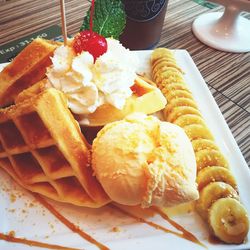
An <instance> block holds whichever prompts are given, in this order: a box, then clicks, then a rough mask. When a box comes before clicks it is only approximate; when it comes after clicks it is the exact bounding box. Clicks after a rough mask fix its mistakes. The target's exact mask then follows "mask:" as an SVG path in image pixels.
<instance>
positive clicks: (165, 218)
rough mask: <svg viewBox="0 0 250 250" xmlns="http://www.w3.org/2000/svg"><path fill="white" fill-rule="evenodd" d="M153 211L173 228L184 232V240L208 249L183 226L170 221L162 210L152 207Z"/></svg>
mask: <svg viewBox="0 0 250 250" xmlns="http://www.w3.org/2000/svg"><path fill="white" fill-rule="evenodd" d="M151 209H153V210H154V211H155V212H156V213H157V214H159V215H160V216H161V217H162V218H163V219H164V220H166V221H167V222H169V223H170V224H171V225H172V226H173V227H175V228H176V229H177V230H179V231H181V232H182V236H181V237H182V238H184V239H186V240H189V241H192V242H193V243H196V244H198V245H200V246H202V247H205V248H207V247H206V246H205V245H204V244H202V243H201V242H200V241H199V240H198V239H197V238H196V237H195V236H194V235H193V234H192V233H190V232H189V231H187V230H186V229H185V228H184V227H183V226H181V225H180V224H178V223H177V222H175V221H174V220H172V219H170V218H169V217H168V215H167V214H166V213H165V212H163V211H162V210H161V209H160V208H158V207H152V208H151Z"/></svg>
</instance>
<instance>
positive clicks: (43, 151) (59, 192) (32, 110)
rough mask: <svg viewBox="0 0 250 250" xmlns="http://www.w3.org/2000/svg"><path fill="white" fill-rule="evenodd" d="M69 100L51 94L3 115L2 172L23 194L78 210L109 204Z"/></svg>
mask: <svg viewBox="0 0 250 250" xmlns="http://www.w3.org/2000/svg"><path fill="white" fill-rule="evenodd" d="M89 162H90V152H89V148H88V144H87V143H86V142H85V138H84V137H83V135H82V134H81V132H80V129H79V125H78V123H77V122H76V121H75V120H74V118H73V116H72V114H71V113H70V111H69V109H68V108H67V104H66V100H65V98H64V95H63V94H62V93H61V92H60V91H58V90H56V89H53V88H49V89H47V90H45V91H43V92H41V93H40V94H39V95H35V96H33V97H32V98H29V99H27V100H26V101H25V100H24V101H23V102H18V103H17V104H16V105H13V106H11V107H9V108H5V109H2V110H0V167H2V168H3V169H4V170H5V171H6V172H8V173H9V174H10V175H11V176H12V177H13V179H15V181H17V182H18V183H19V184H20V185H21V186H23V187H24V188H26V189H28V190H30V191H32V192H36V193H39V194H42V195H44V196H46V197H49V198H51V199H54V200H57V201H62V202H67V203H71V204H75V205H79V206H86V207H100V206H102V205H104V204H106V203H108V202H109V199H108V198H107V196H106V194H105V193H104V191H103V189H102V187H101V186H100V184H99V183H98V182H97V180H96V178H95V177H94V176H93V172H92V169H91V167H90V166H89Z"/></svg>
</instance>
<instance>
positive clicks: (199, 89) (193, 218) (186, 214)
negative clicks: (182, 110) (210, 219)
mask: <svg viewBox="0 0 250 250" xmlns="http://www.w3.org/2000/svg"><path fill="white" fill-rule="evenodd" d="M135 53H137V54H138V56H139V59H140V66H139V68H138V70H137V72H139V73H145V74H147V75H149V69H150V64H149V57H150V53H151V51H137V52H135ZM174 53H175V57H176V59H177V62H178V64H179V65H180V66H181V68H182V69H183V70H184V71H185V79H186V82H187V84H188V85H189V87H190V90H191V91H192V93H193V96H194V98H195V99H196V101H197V103H198V105H199V108H200V110H201V112H202V114H203V116H204V119H205V120H206V122H207V125H208V127H209V128H210V130H211V131H212V133H213V134H214V136H215V138H216V142H217V144H218V146H219V147H220V148H221V150H222V152H223V154H224V155H225V156H226V157H227V159H228V161H229V163H230V166H231V170H232V172H233V174H234V176H235V177H236V180H237V183H238V187H239V191H240V196H241V201H242V203H243V204H244V205H245V207H246V209H247V210H248V214H249V215H250V196H249V192H248V190H249V183H250V171H249V169H248V166H247V164H246V162H245V160H244V158H243V156H242V154H241V152H240V150H239V148H238V146H237V144H236V142H235V140H234V138H233V135H232V133H231V131H230V130H229V128H228V126H227V124H226V122H225V120H224V118H223V116H222V114H221V112H220V110H219V108H218V106H217V104H216V102H215V100H214V99H213V97H212V95H211V93H210V91H209V89H208V87H207V85H206V83H205V81H204V80H203V78H202V76H201V74H200V73H199V71H198V69H197V67H196V66H195V64H194V62H193V60H192V58H191V57H190V55H189V54H188V52H187V51H185V50H176V51H174ZM3 67H4V65H0V70H1V68H3ZM49 203H50V204H52V206H53V207H54V208H55V209H56V210H57V211H60V213H61V214H62V215H64V216H65V217H66V218H67V219H68V220H69V221H71V222H73V223H74V224H75V225H77V226H79V228H81V229H82V230H83V231H84V232H86V233H88V234H89V235H91V236H92V237H93V238H94V239H96V240H98V241H99V242H101V243H102V244H104V245H106V246H107V247H109V248H110V249H119V250H126V249H129V250H131V249H144V250H149V249H150V250H151V249H157V250H165V249H169V246H171V247H170V249H190V250H191V249H192V250H194V249H204V247H202V246H200V245H198V244H195V243H192V242H191V241H188V240H185V239H183V238H180V237H178V236H175V235H173V234H170V233H165V232H163V231H161V230H157V229H156V228H153V227H150V226H149V225H147V224H144V223H139V222H138V221H136V220H135V219H134V218H132V217H130V216H128V215H125V214H124V213H121V212H120V211H119V210H117V209H115V208H114V207H110V206H106V207H103V208H100V209H89V208H81V207H74V206H71V205H67V204H60V203H57V202H53V201H49ZM167 212H168V214H169V216H170V217H171V218H172V219H174V220H175V221H176V222H177V223H179V224H180V225H182V226H183V227H184V228H185V229H187V230H188V231H189V232H191V233H192V234H194V235H195V236H196V237H197V238H198V239H199V241H201V242H202V243H203V244H204V245H205V246H206V247H207V248H209V249H249V248H250V242H249V241H247V242H246V243H245V244H242V245H225V244H222V243H219V242H217V243H212V242H211V240H210V237H209V233H208V229H207V225H205V224H204V223H203V222H202V221H201V219H200V218H199V216H198V215H197V214H196V213H195V211H194V210H193V206H192V204H186V205H181V206H178V207H174V208H171V209H167ZM141 215H142V216H144V217H145V218H146V219H147V221H152V222H155V223H157V224H159V225H162V226H164V227H165V228H168V229H171V230H175V231H176V229H174V228H173V227H172V226H171V225H170V224H169V223H168V222H167V221H165V220H163V219H162V218H161V217H160V216H159V215H151V214H147V213H145V214H144V213H143V214H141ZM0 218H1V219H0V233H4V234H12V235H13V234H14V235H15V237H18V238H25V239H29V240H34V241H39V242H43V243H48V244H56V245H61V246H64V247H69V248H78V249H98V248H97V247H96V246H95V245H94V244H91V243H89V242H88V241H86V240H84V239H83V238H81V237H80V236H79V235H78V234H76V233H73V232H72V231H71V230H70V229H68V227H66V226H65V225H64V224H62V223H61V222H60V220H58V219H57V218H56V217H54V216H53V215H52V214H51V213H50V212H49V211H48V210H47V209H46V208H45V207H43V206H42V205H41V204H40V203H39V202H38V201H37V200H36V199H35V198H34V196H33V195H32V194H30V193H28V192H26V191H25V190H23V189H22V188H21V187H19V186H18V185H17V184H15V183H14V182H13V181H12V180H11V179H10V178H9V176H8V175H7V174H6V173H5V172H3V171H2V170H1V169H0ZM249 237H250V234H249V235H248V238H249ZM0 249H1V250H14V249H18V250H26V249H32V250H33V249H34V250H35V249H36V250H38V249H42V248H39V247H35V246H32V247H30V246H27V245H23V244H19V243H10V242H7V241H4V240H0ZM56 249H57V248H56ZM58 249H59V248H58Z"/></svg>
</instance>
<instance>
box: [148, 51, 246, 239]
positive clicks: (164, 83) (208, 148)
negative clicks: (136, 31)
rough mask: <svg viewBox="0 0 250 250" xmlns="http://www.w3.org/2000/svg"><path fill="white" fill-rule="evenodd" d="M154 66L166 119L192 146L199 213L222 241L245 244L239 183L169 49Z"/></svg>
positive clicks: (154, 59) (158, 54) (153, 61)
mask: <svg viewBox="0 0 250 250" xmlns="http://www.w3.org/2000/svg"><path fill="white" fill-rule="evenodd" d="M151 65H152V78H153V80H154V81H155V83H156V85H157V87H158V88H159V89H160V90H161V91H162V93H163V94H164V96H165V97H166V99H167V105H166V107H165V109H164V110H163V115H164V118H165V120H166V121H168V122H172V123H175V124H177V125H178V126H180V127H182V128H183V129H184V131H185V132H186V134H187V136H188V137H189V139H190V141H191V142H192V145H193V149H194V152H195V157H196V163H197V172H198V175H197V184H198V189H199V192H200V198H199V200H198V201H197V202H196V210H197V212H198V213H199V214H200V215H201V217H202V218H203V219H204V220H205V221H207V222H208V224H209V226H210V228H211V230H212V232H213V233H214V235H215V236H217V237H218V238H219V239H221V240H222V241H224V242H226V243H242V242H244V240H245V238H246V236H247V233H248V230H249V219H248V216H247V212H246V209H245V208H244V207H243V205H242V204H241V203H240V202H239V194H238V188H237V183H236V181H235V178H234V176H233V175H232V173H231V172H230V170H229V165H228V162H227V160H226V159H225V157H224V156H223V154H222V153H221V151H220V149H219V148H218V146H217V145H216V143H215V140H214V137H213V135H212V133H211V132H210V130H209V129H208V127H207V125H206V123H205V121H204V119H203V117H202V115H201V113H200V111H199V109H198V106H197V103H196V102H195V100H194V98H193V96H192V93H191V91H190V90H189V88H188V86H187V84H186V83H185V80H184V73H183V71H182V69H181V68H180V67H179V66H178V65H177V63H176V60H175V57H174V55H173V53H172V52H171V51H170V50H168V49H166V48H158V49H155V50H154V51H153V53H152V55H151Z"/></svg>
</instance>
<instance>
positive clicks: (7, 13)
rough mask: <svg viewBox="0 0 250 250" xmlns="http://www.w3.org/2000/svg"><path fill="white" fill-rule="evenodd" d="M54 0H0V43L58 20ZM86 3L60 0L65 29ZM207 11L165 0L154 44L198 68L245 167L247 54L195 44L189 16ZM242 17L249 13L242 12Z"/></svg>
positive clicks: (249, 105) (73, 25)
mask: <svg viewBox="0 0 250 250" xmlns="http://www.w3.org/2000/svg"><path fill="white" fill-rule="evenodd" d="M59 2H60V1H59V0H58V1H51V0H43V1H40V0H11V1H7V2H5V3H0V45H2V44H4V43H6V42H9V41H11V40H15V39H18V38H21V37H23V36H25V35H28V34H30V33H33V32H35V31H37V30H40V29H43V28H46V27H49V26H51V25H53V24H60V7H59ZM89 5H90V3H89V1H87V0H81V1H79V0H66V19H67V27H68V33H69V34H71V35H73V34H75V33H76V32H77V31H78V30H79V27H80V25H81V23H82V19H83V16H84V15H85V13H86V10H87V9H88V7H89ZM217 10H222V7H216V8H215V9H212V10H211V9H208V8H207V7H203V6H200V5H198V4H197V3H195V2H193V1H192V0H170V1H169V4H168V10H167V15H166V18H165V23H164V27H163V31H162V37H161V40H160V42H159V44H158V46H163V47H167V48H170V49H177V48H178V49H186V50H188V52H189V53H190V55H191V56H192V58H193V60H194V62H195V63H196V65H197V67H198V68H199V70H200V72H201V74H202V76H203V78H204V79H205V81H206V83H207V85H208V87H209V89H210V91H211V92H212V94H213V96H214V98H215V100H216V102H217V104H218V106H219V108H220V110H221V112H222V114H223V115H224V117H225V119H226V121H227V123H228V125H229V127H230V129H231V131H232V133H233V135H234V137H235V139H236V141H237V143H238V145H239V147H240V149H241V151H242V153H243V156H244V157H245V160H246V162H247V163H248V166H249V165H250V116H249V113H250V77H249V72H250V53H243V54H235V53H234V54H233V53H225V52H221V51H217V50H214V49H212V48H209V47H207V46H206V45H204V44H202V43H201V42H199V41H198V40H197V39H196V38H195V36H194V35H193V34H192V31H191V24H192V22H193V20H194V19H195V18H196V17H197V16H198V15H199V14H202V13H206V12H211V11H212V12H214V11H217ZM245 16H247V17H248V18H249V17H250V15H249V14H245Z"/></svg>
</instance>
